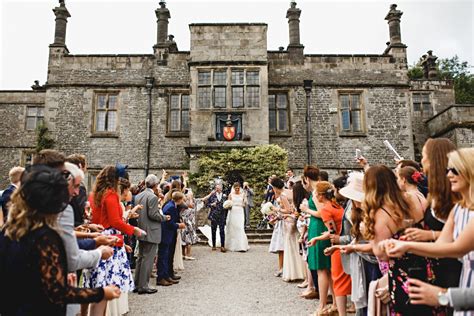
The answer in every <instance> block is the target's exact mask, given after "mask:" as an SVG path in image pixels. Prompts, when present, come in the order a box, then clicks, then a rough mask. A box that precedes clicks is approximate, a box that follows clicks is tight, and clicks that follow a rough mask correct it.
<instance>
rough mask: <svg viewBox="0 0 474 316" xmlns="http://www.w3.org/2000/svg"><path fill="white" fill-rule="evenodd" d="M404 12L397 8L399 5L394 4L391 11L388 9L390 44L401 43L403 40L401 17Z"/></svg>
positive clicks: (386, 18)
mask: <svg viewBox="0 0 474 316" xmlns="http://www.w3.org/2000/svg"><path fill="white" fill-rule="evenodd" d="M402 14H403V12H402V11H400V10H397V5H396V4H392V5H391V6H390V11H388V13H387V16H386V17H385V20H387V21H388V28H389V33H390V44H399V43H401V42H402V34H401V32H400V18H401V17H402Z"/></svg>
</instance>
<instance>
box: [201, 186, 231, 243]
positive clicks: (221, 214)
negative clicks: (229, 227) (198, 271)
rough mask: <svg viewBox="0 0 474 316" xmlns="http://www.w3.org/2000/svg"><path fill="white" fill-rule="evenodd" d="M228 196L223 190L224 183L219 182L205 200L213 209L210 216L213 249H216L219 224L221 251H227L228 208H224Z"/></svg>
mask: <svg viewBox="0 0 474 316" xmlns="http://www.w3.org/2000/svg"><path fill="white" fill-rule="evenodd" d="M226 198H227V196H226V195H225V194H224V193H223V192H222V184H217V185H216V189H215V190H214V191H212V192H211V193H210V194H209V195H208V196H207V197H205V198H204V200H206V206H207V207H209V208H210V209H211V211H210V212H209V217H208V218H209V219H210V220H211V233H212V250H216V233H217V226H219V234H220V237H221V252H226V249H225V231H224V230H225V222H226V220H227V210H226V209H224V206H223V204H224V202H225V200H226Z"/></svg>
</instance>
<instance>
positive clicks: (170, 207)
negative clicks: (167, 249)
mask: <svg viewBox="0 0 474 316" xmlns="http://www.w3.org/2000/svg"><path fill="white" fill-rule="evenodd" d="M163 214H164V215H169V216H170V217H171V219H170V220H169V221H166V222H163V223H162V227H161V243H163V244H168V245H170V244H172V243H173V238H174V236H175V235H176V233H177V230H178V227H179V226H178V223H179V213H178V208H177V207H176V204H175V203H174V201H173V200H171V201H168V203H166V204H165V206H163Z"/></svg>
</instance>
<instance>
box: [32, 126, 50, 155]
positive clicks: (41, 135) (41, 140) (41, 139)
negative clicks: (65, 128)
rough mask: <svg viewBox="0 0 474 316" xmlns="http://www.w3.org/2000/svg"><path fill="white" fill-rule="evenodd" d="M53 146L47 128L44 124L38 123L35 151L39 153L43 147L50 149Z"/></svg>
mask: <svg viewBox="0 0 474 316" xmlns="http://www.w3.org/2000/svg"><path fill="white" fill-rule="evenodd" d="M53 147H54V139H52V138H51V136H50V134H49V129H48V127H47V126H46V125H45V124H41V125H38V127H37V129H36V152H37V153H39V152H40V151H42V150H43V149H51V148H53Z"/></svg>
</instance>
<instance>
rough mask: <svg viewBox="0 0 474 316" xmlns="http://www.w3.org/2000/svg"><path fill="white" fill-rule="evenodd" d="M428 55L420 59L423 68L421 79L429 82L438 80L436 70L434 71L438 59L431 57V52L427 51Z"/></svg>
mask: <svg viewBox="0 0 474 316" xmlns="http://www.w3.org/2000/svg"><path fill="white" fill-rule="evenodd" d="M427 54H428V55H423V56H422V57H421V66H422V67H423V77H424V78H425V79H429V80H435V79H438V69H436V60H437V59H438V57H436V56H434V55H433V51H432V50H429V51H428V52H427Z"/></svg>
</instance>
